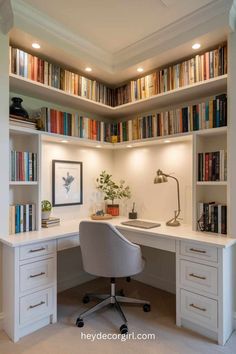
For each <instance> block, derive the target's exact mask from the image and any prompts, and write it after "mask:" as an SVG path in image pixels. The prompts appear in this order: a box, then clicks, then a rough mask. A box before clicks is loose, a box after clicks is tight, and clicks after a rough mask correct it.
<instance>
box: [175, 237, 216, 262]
mask: <svg viewBox="0 0 236 354" xmlns="http://www.w3.org/2000/svg"><path fill="white" fill-rule="evenodd" d="M180 253H181V255H183V256H189V257H194V258H198V259H204V260H206V261H209V262H217V260H218V252H217V248H216V247H214V246H208V245H204V244H202V243H197V242H186V241H181V242H180Z"/></svg>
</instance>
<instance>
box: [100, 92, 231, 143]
mask: <svg viewBox="0 0 236 354" xmlns="http://www.w3.org/2000/svg"><path fill="white" fill-rule="evenodd" d="M226 125H227V96H226V95H225V94H222V95H219V96H216V97H215V98H214V99H211V100H208V101H206V102H202V103H198V104H195V105H190V106H186V107H182V108H177V109H174V110H171V111H166V112H160V113H156V114H150V115H147V116H144V117H137V118H135V119H132V120H129V121H123V122H119V123H105V124H104V128H105V133H104V136H105V139H106V141H108V142H113V141H112V139H113V136H116V135H117V141H118V142H123V141H132V140H138V139H146V138H152V137H158V136H166V135H173V134H180V133H185V132H191V131H195V130H201V129H208V128H219V127H223V126H226Z"/></svg>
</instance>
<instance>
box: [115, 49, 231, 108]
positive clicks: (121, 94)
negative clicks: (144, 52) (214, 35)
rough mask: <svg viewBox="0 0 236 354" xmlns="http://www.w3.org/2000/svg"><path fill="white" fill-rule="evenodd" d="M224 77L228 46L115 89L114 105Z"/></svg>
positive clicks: (159, 70) (162, 69)
mask: <svg viewBox="0 0 236 354" xmlns="http://www.w3.org/2000/svg"><path fill="white" fill-rule="evenodd" d="M226 73H227V46H226V45H223V46H219V47H218V48H215V49H214V50H210V51H207V52H205V53H202V54H200V55H199V54H197V55H196V56H194V57H192V58H189V59H188V60H184V61H182V62H178V63H175V64H174V65H169V66H167V67H164V68H161V69H157V70H156V71H154V72H152V73H150V74H149V75H146V76H143V77H141V78H138V79H136V80H132V81H130V82H128V83H127V84H125V85H123V86H121V87H118V88H116V89H115V94H114V105H115V106H119V105H122V104H125V103H129V102H135V101H138V100H142V99H146V98H150V97H152V96H156V95H158V94H161V93H164V92H168V91H172V90H176V89H179V88H181V87H185V86H189V85H192V84H194V83H197V82H202V81H204V80H209V79H212V78H215V77H218V76H220V75H224V74H226Z"/></svg>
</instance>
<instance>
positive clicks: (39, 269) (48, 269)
mask: <svg viewBox="0 0 236 354" xmlns="http://www.w3.org/2000/svg"><path fill="white" fill-rule="evenodd" d="M54 268H55V267H54V259H53V258H49V259H45V260H43V261H38V262H33V263H29V264H24V265H21V266H20V291H21V292H24V291H27V290H33V289H35V288H38V287H40V286H45V285H48V284H52V283H53V282H55V281H56V271H55V269H54Z"/></svg>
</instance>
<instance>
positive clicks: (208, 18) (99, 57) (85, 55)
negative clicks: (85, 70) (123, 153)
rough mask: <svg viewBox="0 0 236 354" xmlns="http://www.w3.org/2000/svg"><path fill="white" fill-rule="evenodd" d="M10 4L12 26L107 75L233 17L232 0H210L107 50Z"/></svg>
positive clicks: (20, 4)
mask: <svg viewBox="0 0 236 354" xmlns="http://www.w3.org/2000/svg"><path fill="white" fill-rule="evenodd" d="M12 6H13V13H14V24H15V26H16V27H18V28H20V29H22V30H23V31H25V32H27V33H31V34H32V35H35V36H37V38H39V39H40V38H41V39H45V38H47V40H48V41H49V43H54V45H55V46H58V48H62V49H63V50H66V51H67V53H69V54H71V55H73V56H74V57H75V58H77V57H78V58H80V59H81V60H84V61H87V62H90V63H91V64H94V65H96V66H97V67H99V68H100V69H102V70H103V71H104V72H107V73H109V74H111V75H112V74H119V72H120V71H122V70H126V69H128V68H129V67H130V66H132V65H135V64H138V63H141V62H143V61H145V60H148V59H150V58H154V57H155V56H157V55H159V54H162V53H163V52H165V51H168V50H170V49H172V48H175V47H177V46H180V45H182V44H184V43H186V42H188V41H191V40H193V39H195V38H197V37H199V36H201V35H204V34H206V33H210V32H212V31H214V30H217V29H218V30H219V29H221V28H222V29H224V30H225V29H226V30H227V31H232V30H234V28H235V18H236V0H214V1H211V2H210V3H209V4H208V5H205V6H203V7H201V8H200V9H198V10H196V11H194V12H192V13H191V14H189V15H186V16H184V17H182V18H181V19H179V20H177V21H175V22H174V23H172V24H170V25H168V26H166V27H164V28H162V29H160V30H158V31H156V32H154V33H153V34H151V35H150V36H147V37H145V38H144V39H142V40H140V41H137V42H136V43H134V44H132V45H130V46H128V47H126V48H124V49H122V50H120V51H118V52H116V53H115V54H110V53H109V52H107V51H105V50H103V49H101V48H99V47H97V46H96V45H94V44H92V43H91V42H89V41H88V40H85V39H84V38H82V37H80V36H79V35H77V34H75V33H73V32H71V31H69V30H68V29H67V28H65V27H64V26H62V25H61V23H59V22H57V21H55V20H53V19H52V18H51V17H49V16H47V15H45V14H43V13H42V12H40V11H39V10H37V9H35V8H34V7H32V6H30V5H28V4H26V3H25V2H24V1H22V0H12Z"/></svg>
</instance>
